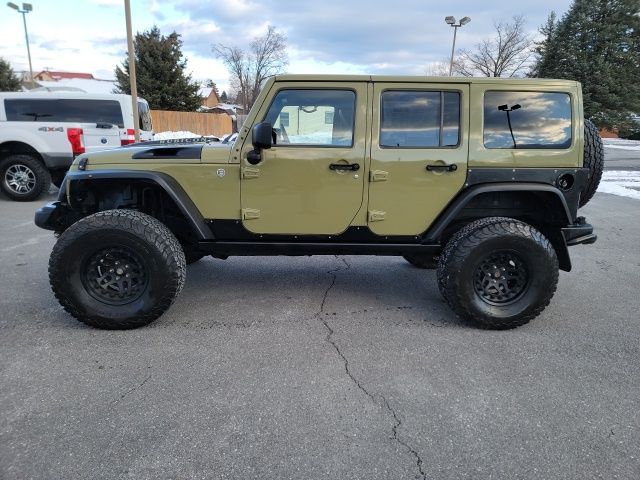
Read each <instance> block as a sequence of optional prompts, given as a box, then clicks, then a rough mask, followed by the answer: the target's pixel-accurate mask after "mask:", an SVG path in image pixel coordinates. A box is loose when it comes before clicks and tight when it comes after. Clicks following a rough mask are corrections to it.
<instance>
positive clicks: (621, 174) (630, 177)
mask: <svg viewBox="0 0 640 480" xmlns="http://www.w3.org/2000/svg"><path fill="white" fill-rule="evenodd" d="M598 192H602V193H610V194H612V195H618V196H619V197H627V198H633V199H636V200H640V171H626V170H607V171H605V172H604V173H603V174H602V180H601V181H600V185H599V186H598Z"/></svg>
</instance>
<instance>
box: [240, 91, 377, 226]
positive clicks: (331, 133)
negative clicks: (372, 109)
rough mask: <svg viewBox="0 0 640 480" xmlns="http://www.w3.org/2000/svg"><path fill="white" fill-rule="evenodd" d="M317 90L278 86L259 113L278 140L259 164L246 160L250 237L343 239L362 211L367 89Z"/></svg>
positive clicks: (245, 212) (245, 218)
mask: <svg viewBox="0 0 640 480" xmlns="http://www.w3.org/2000/svg"><path fill="white" fill-rule="evenodd" d="M317 85H318V87H313V88H311V87H309V86H308V85H305V86H304V88H302V87H300V84H299V83H295V82H287V83H285V82H281V83H276V84H275V85H274V87H273V88H274V89H276V91H275V93H274V94H273V95H271V97H270V98H271V99H272V100H271V102H270V104H269V105H264V106H263V107H262V109H261V111H260V112H258V116H257V117H256V118H257V120H256V121H265V122H269V123H271V124H272V125H273V127H274V130H275V132H276V134H277V137H276V144H275V145H273V146H272V148H270V149H265V150H263V151H262V160H261V162H260V163H259V164H257V165H250V164H249V163H248V162H247V160H246V155H245V156H244V158H242V159H241V162H242V164H241V176H242V179H241V205H242V222H243V225H244V226H245V227H246V228H247V229H248V230H249V231H251V232H254V233H265V234H288V235H295V234H300V235H309V234H319V235H333V234H338V233H341V232H343V231H345V230H346V229H347V227H349V225H350V224H351V222H352V220H353V218H354V217H355V215H356V214H357V213H358V211H359V210H360V208H361V206H362V197H363V191H364V176H363V175H362V172H363V171H364V170H365V168H364V166H365V165H364V162H365V132H366V113H367V84H366V82H362V83H349V84H347V83H340V82H318V84H317ZM245 142H248V143H249V144H250V143H251V135H249V136H248V138H247V139H246V140H245ZM246 151H247V149H246V148H244V149H243V152H246Z"/></svg>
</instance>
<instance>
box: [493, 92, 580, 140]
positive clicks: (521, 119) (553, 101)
mask: <svg viewBox="0 0 640 480" xmlns="http://www.w3.org/2000/svg"><path fill="white" fill-rule="evenodd" d="M484 146H485V147H486V148H516V149H517V148H569V147H570V146H571V96H570V95H569V94H568V93H552V92H515V91H500V92H497V91H490V92H486V93H485V94H484Z"/></svg>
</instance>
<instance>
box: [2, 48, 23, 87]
mask: <svg viewBox="0 0 640 480" xmlns="http://www.w3.org/2000/svg"><path fill="white" fill-rule="evenodd" d="M21 89H22V85H21V84H20V79H19V78H18V77H17V76H16V74H15V73H14V72H13V69H12V68H11V65H9V62H7V61H6V60H5V59H4V58H1V57H0V92H17V91H19V90H21Z"/></svg>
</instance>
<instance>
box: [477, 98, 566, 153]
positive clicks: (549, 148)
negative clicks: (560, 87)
mask: <svg viewBox="0 0 640 480" xmlns="http://www.w3.org/2000/svg"><path fill="white" fill-rule="evenodd" d="M494 92H498V93H500V92H508V93H561V94H564V95H569V110H570V112H571V129H570V130H569V131H570V133H571V137H570V138H571V143H569V145H568V146H567V147H560V146H558V145H539V146H536V147H519V148H513V147H487V145H486V144H485V141H484V138H485V137H484V126H485V118H484V106H485V95H486V94H487V93H494ZM575 120H576V119H575V115H574V113H573V93H572V92H568V91H557V90H534V89H528V88H524V89H520V90H485V91H484V92H482V147H483V148H484V149H485V150H510V151H513V150H524V151H528V150H562V151H566V150H571V149H572V148H573V147H574V146H575V141H576V138H575V135H574V134H573V129H574V127H575V125H576V124H575Z"/></svg>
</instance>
